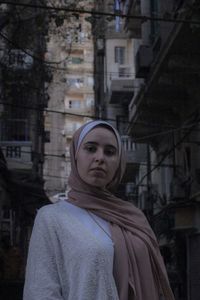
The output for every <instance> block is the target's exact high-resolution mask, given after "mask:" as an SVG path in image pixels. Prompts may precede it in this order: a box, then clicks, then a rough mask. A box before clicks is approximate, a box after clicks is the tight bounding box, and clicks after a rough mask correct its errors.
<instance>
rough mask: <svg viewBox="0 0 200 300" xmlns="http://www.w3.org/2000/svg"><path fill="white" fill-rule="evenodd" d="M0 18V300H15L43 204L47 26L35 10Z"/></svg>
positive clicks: (2, 10)
mask: <svg viewBox="0 0 200 300" xmlns="http://www.w3.org/2000/svg"><path fill="white" fill-rule="evenodd" d="M24 4H26V3H25V2H24ZM35 5H37V1H35ZM0 15H1V23H0V29H1V34H0V48H1V50H0V58H1V59H0V178H1V179H0V260H1V267H0V290H1V295H0V297H1V298H2V299H3V298H4V299H7V298H9V297H11V298H12V297H13V294H12V296H11V294H10V293H14V294H15V296H16V299H17V297H21V296H20V295H21V290H22V284H23V278H24V266H25V262H26V255H27V249H28V242H29V238H30V233H31V229H32V225H33V220H34V217H35V214H36V211H37V209H38V208H39V207H41V206H42V205H44V204H45V203H48V199H47V197H46V195H45V193H44V190H43V160H44V149H43V145H44V142H43V139H44V120H43V110H44V107H45V106H46V98H45V91H44V86H45V81H46V80H47V78H48V74H47V73H46V68H45V65H44V62H43V55H44V53H45V40H44V36H45V30H46V25H45V24H47V23H46V21H47V20H46V15H45V12H41V11H40V10H39V9H37V7H36V8H35V10H33V9H32V8H28V7H24V8H21V7H18V6H15V4H14V3H13V5H7V4H4V5H1V6H0ZM36 31H37V35H36V34H35V32H36ZM11 290H12V291H11ZM18 292H19V293H20V295H19V294H18Z"/></svg>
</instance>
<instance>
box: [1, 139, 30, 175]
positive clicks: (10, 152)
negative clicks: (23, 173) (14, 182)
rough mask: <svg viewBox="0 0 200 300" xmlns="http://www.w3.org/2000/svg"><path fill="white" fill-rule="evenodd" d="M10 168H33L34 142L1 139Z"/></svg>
mask: <svg viewBox="0 0 200 300" xmlns="http://www.w3.org/2000/svg"><path fill="white" fill-rule="evenodd" d="M0 147H1V149H2V152H3V154H4V157H5V159H6V161H7V165H8V169H10V170H12V169H18V170H19V169H20V170H30V169H31V168H32V142H30V141H27V142H26V141H0Z"/></svg>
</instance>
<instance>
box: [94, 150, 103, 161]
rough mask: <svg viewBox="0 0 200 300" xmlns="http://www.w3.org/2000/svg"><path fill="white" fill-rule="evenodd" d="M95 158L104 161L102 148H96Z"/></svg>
mask: <svg viewBox="0 0 200 300" xmlns="http://www.w3.org/2000/svg"><path fill="white" fill-rule="evenodd" d="M95 160H96V161H100V162H101V161H104V152H103V150H102V149H98V151H97V152H96V155H95Z"/></svg>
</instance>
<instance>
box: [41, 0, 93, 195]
mask: <svg viewBox="0 0 200 300" xmlns="http://www.w3.org/2000/svg"><path fill="white" fill-rule="evenodd" d="M92 2H93V1H77V3H76V5H75V6H73V7H75V9H81V8H84V7H86V6H87V9H88V10H91V9H92V5H93V3H92ZM55 4H56V5H58V6H59V5H62V4H64V7H65V8H67V7H68V8H69V7H71V8H72V6H71V4H70V3H68V4H67V5H66V3H61V2H60V1H57V2H55ZM89 16H90V15H88V14H84V13H76V12H75V13H70V14H64V15H63V14H61V15H59V14H58V12H57V15H56V18H52V21H51V22H50V25H49V30H48V36H47V53H46V58H47V59H48V60H51V61H54V62H58V63H57V64H55V65H54V67H53V69H52V71H51V72H52V80H51V82H50V83H49V84H48V86H47V90H48V95H49V101H48V108H47V112H46V113H45V130H46V135H47V136H48V139H47V140H46V143H45V163H44V179H45V190H46V192H47V194H48V195H49V196H50V197H51V196H53V195H55V194H58V193H65V192H66V191H67V189H68V186H67V181H68V176H69V173H70V158H69V145H70V142H71V139H72V135H73V133H74V132H75V131H76V129H78V128H79V127H80V126H81V125H82V124H83V123H85V122H87V121H89V120H91V118H93V117H94V79H93V60H94V59H93V37H92V32H91V23H90V22H89V20H88V17H89ZM58 20H59V21H60V23H59V21H58Z"/></svg>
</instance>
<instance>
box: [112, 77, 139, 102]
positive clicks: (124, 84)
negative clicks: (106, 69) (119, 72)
mask: <svg viewBox="0 0 200 300" xmlns="http://www.w3.org/2000/svg"><path fill="white" fill-rule="evenodd" d="M133 95H134V80H133V79H129V78H127V77H125V78H124V77H118V78H115V79H112V81H111V87H110V104H121V105H128V104H129V102H130V101H131V99H132V97H133Z"/></svg>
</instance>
